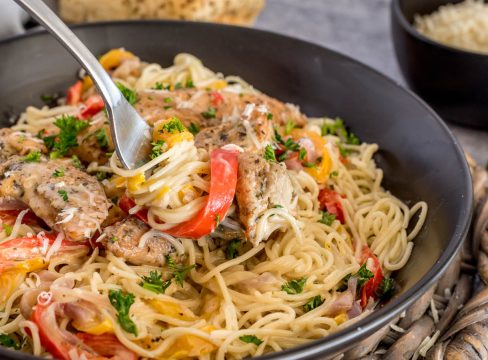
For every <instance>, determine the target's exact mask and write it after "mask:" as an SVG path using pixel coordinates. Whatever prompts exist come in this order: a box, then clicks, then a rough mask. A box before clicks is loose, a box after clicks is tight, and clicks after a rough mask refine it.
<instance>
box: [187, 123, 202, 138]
mask: <svg viewBox="0 0 488 360" xmlns="http://www.w3.org/2000/svg"><path fill="white" fill-rule="evenodd" d="M188 131H190V132H191V133H192V134H193V135H196V134H198V133H199V132H200V126H199V125H198V124H195V123H190V126H189V127H188Z"/></svg>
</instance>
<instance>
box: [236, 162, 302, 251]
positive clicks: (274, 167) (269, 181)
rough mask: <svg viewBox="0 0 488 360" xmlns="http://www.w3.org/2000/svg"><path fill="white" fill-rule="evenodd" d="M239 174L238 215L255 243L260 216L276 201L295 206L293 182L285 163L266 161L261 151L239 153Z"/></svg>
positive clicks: (279, 203) (284, 205) (276, 202)
mask: <svg viewBox="0 0 488 360" xmlns="http://www.w3.org/2000/svg"><path fill="white" fill-rule="evenodd" d="M237 176H238V177H237V188H236V198H237V206H238V208H239V218H240V220H241V222H242V223H243V224H244V227H245V229H246V237H247V239H248V240H249V241H250V242H251V243H252V244H253V245H254V246H256V245H257V244H258V239H257V238H256V225H257V221H258V218H259V216H260V215H262V214H263V212H264V211H266V210H267V209H271V208H273V207H275V206H276V205H279V206H282V207H284V208H286V209H288V210H292V203H293V201H292V200H293V198H294V194H293V186H292V183H291V180H290V177H289V176H288V173H287V171H286V167H285V166H284V164H281V163H271V162H269V161H266V160H265V159H264V158H263V156H262V155H260V154H251V153H242V154H240V155H239V170H238V175H237Z"/></svg>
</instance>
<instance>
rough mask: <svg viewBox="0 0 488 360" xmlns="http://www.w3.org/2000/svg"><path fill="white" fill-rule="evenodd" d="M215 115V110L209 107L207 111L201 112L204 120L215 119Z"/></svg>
mask: <svg viewBox="0 0 488 360" xmlns="http://www.w3.org/2000/svg"><path fill="white" fill-rule="evenodd" d="M216 114H217V109H215V108H213V107H209V108H208V110H207V111H204V112H202V116H203V117H204V118H205V119H213V118H215V115H216Z"/></svg>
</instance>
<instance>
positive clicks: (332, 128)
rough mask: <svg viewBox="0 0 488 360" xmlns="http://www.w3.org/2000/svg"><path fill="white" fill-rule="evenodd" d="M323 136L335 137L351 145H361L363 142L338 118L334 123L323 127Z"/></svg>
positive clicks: (325, 124) (327, 123)
mask: <svg viewBox="0 0 488 360" xmlns="http://www.w3.org/2000/svg"><path fill="white" fill-rule="evenodd" d="M320 130H321V133H322V136H326V135H334V136H338V137H339V138H340V139H341V141H343V142H345V143H346V144H349V145H359V144H361V141H360V140H359V138H358V137H357V136H356V135H354V134H353V133H352V132H350V131H348V130H347V129H346V126H345V125H344V121H343V120H342V119H339V118H337V119H336V120H335V121H334V122H333V123H329V122H326V123H324V124H323V125H322V127H321V129H320Z"/></svg>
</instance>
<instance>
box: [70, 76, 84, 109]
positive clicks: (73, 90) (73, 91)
mask: <svg viewBox="0 0 488 360" xmlns="http://www.w3.org/2000/svg"><path fill="white" fill-rule="evenodd" d="M82 92H83V83H82V82H81V80H78V81H77V82H76V83H75V84H74V85H72V86H70V87H69V88H68V93H67V95H66V103H67V104H68V105H76V104H78V103H79V102H80V101H81V93H82Z"/></svg>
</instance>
